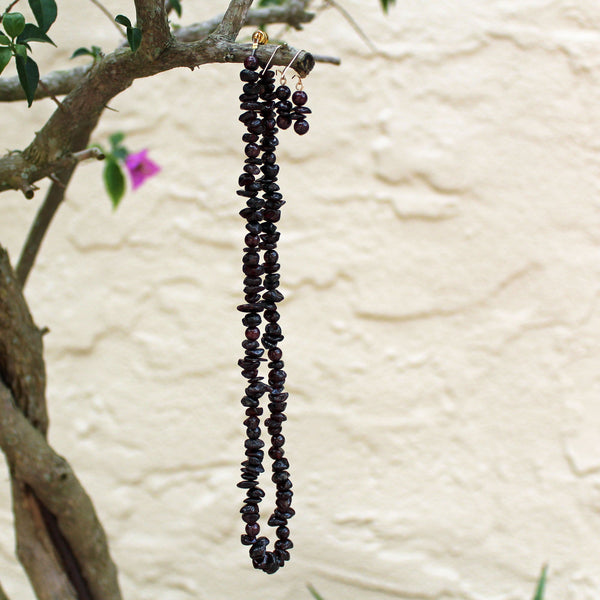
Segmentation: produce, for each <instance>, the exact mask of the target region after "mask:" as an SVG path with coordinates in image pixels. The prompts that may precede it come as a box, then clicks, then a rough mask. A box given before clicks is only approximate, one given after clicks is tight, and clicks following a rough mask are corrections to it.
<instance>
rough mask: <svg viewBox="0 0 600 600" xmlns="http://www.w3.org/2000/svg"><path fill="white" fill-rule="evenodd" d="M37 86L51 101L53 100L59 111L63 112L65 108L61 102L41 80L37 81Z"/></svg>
mask: <svg viewBox="0 0 600 600" xmlns="http://www.w3.org/2000/svg"><path fill="white" fill-rule="evenodd" d="M38 85H39V86H40V87H41V88H42V89H43V90H44V92H46V94H47V95H48V97H49V98H52V100H54V102H55V104H56V106H58V108H60V110H62V111H63V112H64V110H65V107H64V106H63V105H62V103H61V101H60V100H59V99H58V98H57V97H56V96H55V95H54V94H53V93H52V91H51V90H50V89H49V88H48V86H47V85H46V84H45V83H44V82H43V81H42V80H41V79H40V80H39V81H38Z"/></svg>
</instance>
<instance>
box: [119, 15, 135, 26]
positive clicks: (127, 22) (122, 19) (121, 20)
mask: <svg viewBox="0 0 600 600" xmlns="http://www.w3.org/2000/svg"><path fill="white" fill-rule="evenodd" d="M115 21H116V22H117V23H119V24H120V25H125V27H127V29H131V28H132V27H133V25H132V24H131V21H130V20H129V19H128V18H127V17H126V16H125V15H117V16H116V17H115Z"/></svg>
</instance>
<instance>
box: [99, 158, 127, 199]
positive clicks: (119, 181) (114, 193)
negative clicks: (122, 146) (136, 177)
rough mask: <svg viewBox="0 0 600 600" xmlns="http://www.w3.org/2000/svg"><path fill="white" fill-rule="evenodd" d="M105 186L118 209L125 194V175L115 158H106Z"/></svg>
mask: <svg viewBox="0 0 600 600" xmlns="http://www.w3.org/2000/svg"><path fill="white" fill-rule="evenodd" d="M103 177H104V186H105V187H106V191H107V192H108V195H109V196H110V201H111V202H112V205H113V208H114V209H116V208H117V207H118V206H119V202H121V198H123V195H124V194H125V175H123V171H122V170H121V167H120V166H119V165H118V164H117V161H116V160H114V159H113V158H108V157H107V159H106V163H105V165H104V173H103Z"/></svg>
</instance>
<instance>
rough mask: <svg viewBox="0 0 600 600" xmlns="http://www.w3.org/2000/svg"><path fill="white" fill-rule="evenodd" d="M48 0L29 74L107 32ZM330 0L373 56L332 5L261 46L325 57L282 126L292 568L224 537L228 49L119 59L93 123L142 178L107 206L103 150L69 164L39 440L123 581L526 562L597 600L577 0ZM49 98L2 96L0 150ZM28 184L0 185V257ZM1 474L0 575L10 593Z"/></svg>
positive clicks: (137, 592)
mask: <svg viewBox="0 0 600 600" xmlns="http://www.w3.org/2000/svg"><path fill="white" fill-rule="evenodd" d="M60 4H61V13H62V17H61V18H62V21H61V23H60V24H59V25H58V26H57V31H56V33H55V36H54V37H55V38H56V41H57V42H58V44H59V47H60V49H59V50H58V51H56V50H53V51H49V52H47V54H46V56H47V59H46V60H45V62H44V63H43V64H44V68H47V69H50V68H58V67H62V66H64V65H65V64H67V62H68V61H67V57H68V55H69V53H70V52H71V51H72V49H73V48H75V47H78V46H81V45H89V44H90V43H94V44H97V45H100V46H103V47H104V48H110V47H111V45H113V44H114V43H115V40H116V32H115V31H114V29H113V27H112V26H111V24H110V23H109V22H108V21H107V20H106V21H105V20H103V19H104V18H103V17H102V15H101V14H100V13H99V12H97V11H95V9H94V7H93V6H92V5H91V3H87V2H79V1H76V0H64V1H62V2H61V3H60ZM129 4H131V3H128V4H127V7H123V4H122V3H119V2H117V1H116V0H113V1H111V2H109V1H107V2H106V5H107V6H108V7H109V9H111V10H112V11H113V12H114V13H117V12H129V13H131V12H132V7H131V6H130V5H129ZM189 4H190V5H189V6H188V4H187V3H184V10H185V13H184V14H185V16H186V20H188V19H193V18H196V19H201V18H206V17H209V16H211V15H213V14H214V13H216V12H218V11H219V10H220V9H222V8H223V5H224V1H223V0H210V1H205V2H201V3H195V4H196V5H197V6H191V4H192V3H189ZM343 5H344V6H345V7H346V8H347V9H348V10H349V11H350V12H351V13H352V14H353V15H354V17H355V19H356V20H357V21H358V22H360V23H361V25H362V27H363V28H364V30H365V32H366V33H367V34H368V35H369V36H370V37H371V39H372V40H373V41H374V42H375V43H376V44H377V45H378V46H379V47H380V48H381V50H382V54H381V55H380V56H373V55H372V54H371V53H370V51H369V49H368V48H367V47H366V46H365V45H364V44H363V42H362V41H361V40H360V39H359V38H358V37H357V36H356V35H355V33H354V32H353V31H352V29H351V27H350V26H349V25H348V24H347V23H346V22H345V21H343V20H342V19H341V18H340V16H339V14H338V13H336V12H335V11H332V10H329V11H327V12H325V13H323V14H322V15H321V16H320V17H319V19H318V20H317V21H316V23H315V24H314V25H311V26H309V27H307V29H306V31H305V32H304V33H303V34H297V33H292V34H289V37H288V38H287V39H288V41H289V42H290V43H292V44H296V45H299V46H301V47H305V48H307V49H310V50H312V51H314V52H318V53H323V54H335V55H339V56H341V57H342V59H343V65H342V66H341V67H337V68H336V67H332V66H322V67H319V68H317V69H316V70H315V72H314V74H313V75H311V76H310V78H309V79H308V80H307V81H306V89H307V91H308V93H309V95H310V105H311V107H312V108H313V111H314V114H313V115H312V120H311V124H312V129H311V132H310V134H309V135H307V136H305V137H303V138H299V137H297V136H293V135H292V134H291V133H289V132H287V133H288V135H282V144H281V146H280V148H281V152H280V156H281V165H282V170H281V181H282V187H283V189H284V191H285V193H286V197H287V200H288V204H287V205H286V207H285V216H284V218H283V220H282V223H281V228H282V231H283V237H282V243H281V257H282V264H283V279H284V282H285V283H284V290H285V291H287V300H286V302H285V304H284V305H283V307H282V314H283V327H284V329H285V333H286V341H285V346H284V350H285V353H286V357H287V361H286V370H287V372H288V374H289V389H290V392H291V400H290V403H289V415H290V420H289V421H288V424H287V433H286V437H287V439H288V446H289V450H288V456H289V457H290V461H291V463H292V472H293V479H294V484H295V492H296V495H295V508H296V510H297V516H296V517H295V518H294V519H293V520H292V522H291V527H292V532H293V533H292V538H293V540H294V542H295V544H296V548H295V549H294V554H293V559H292V561H291V563H290V564H289V566H287V567H286V568H285V569H284V570H283V571H282V572H280V573H278V574H277V575H275V576H272V577H267V576H265V575H263V574H262V573H257V572H254V571H253V570H252V569H251V568H250V566H249V562H248V558H247V554H246V550H245V549H244V548H242V547H241V546H240V544H239V541H238V540H239V534H240V533H241V523H240V520H239V515H238V509H239V505H240V502H241V499H242V494H241V492H240V491H239V490H238V489H237V488H236V487H235V484H236V482H237V480H238V472H239V471H238V468H239V467H238V462H239V460H240V458H241V456H242V440H243V430H242V427H241V420H242V407H241V406H240V405H239V398H240V397H241V396H240V395H241V390H242V387H243V380H242V379H241V377H240V375H239V371H238V368H237V367H236V361H237V359H238V358H239V355H240V346H239V344H240V341H241V336H242V327H241V324H240V316H239V314H238V313H236V311H235V306H236V304H238V303H239V300H240V289H241V272H240V250H241V240H242V229H243V222H242V221H241V219H240V218H239V216H238V215H237V211H238V210H239V208H240V207H241V202H240V198H239V197H238V196H236V194H235V189H236V182H237V176H238V174H239V172H240V165H241V162H242V159H243V156H242V144H241V142H240V139H239V138H240V135H241V133H242V127H241V125H240V124H239V123H238V121H237V116H238V112H239V110H238V100H237V96H238V94H239V86H240V84H239V80H238V75H237V73H238V70H239V67H238V66H220V67H203V68H202V69H200V70H199V71H195V72H194V73H190V72H189V71H187V70H180V71H177V72H171V73H167V74H163V75H161V76H160V77H157V78H154V79H152V80H144V81H138V82H136V84H135V85H134V86H133V87H132V88H131V89H130V90H128V91H127V92H126V93H124V94H122V95H121V96H120V97H118V98H117V99H115V100H114V102H113V103H112V107H113V108H115V109H117V111H118V112H108V113H107V114H106V116H105V118H104V120H103V123H102V125H101V127H100V128H99V130H98V132H97V137H96V141H100V142H105V141H106V139H107V136H108V135H109V134H110V133H112V132H114V131H116V130H119V129H120V130H123V131H125V132H126V133H127V136H128V138H127V142H128V145H129V146H130V147H131V148H133V149H136V148H141V147H149V148H150V149H151V153H152V155H153V157H155V158H156V159H157V160H158V161H159V162H160V163H161V165H162V166H163V169H164V171H163V173H162V175H161V176H160V177H159V178H156V179H154V180H153V181H151V182H149V183H148V184H147V185H146V186H145V187H144V188H143V189H142V191H140V192H137V193H135V194H129V195H128V196H127V198H126V199H125V201H124V204H123V206H122V207H121V208H120V209H119V210H118V212H117V213H116V214H113V212H112V211H111V209H110V207H109V202H108V200H107V198H106V196H105V194H104V192H103V190H102V188H101V176H100V173H101V165H100V164H90V165H87V166H85V167H83V168H81V169H80V171H79V173H78V175H77V177H76V180H75V182H74V184H73V185H72V187H71V189H70V191H69V194H68V201H67V203H66V204H65V206H64V207H63V208H62V209H61V212H60V214H59V215H58V217H57V219H56V223H55V224H54V226H53V228H52V231H51V233H50V235H49V238H48V240H47V242H46V244H45V246H44V250H43V254H42V256H41V258H40V260H39V264H38V266H37V269H36V271H35V272H34V274H33V276H32V278H31V281H30V283H29V285H28V289H27V295H28V298H29V300H30V303H31V306H32V308H33V311H34V315H35V318H36V321H37V322H38V324H39V325H45V326H48V327H49V328H50V329H51V333H50V334H49V335H48V336H47V337H46V338H45V339H46V347H47V360H48V374H49V404H50V414H51V419H52V424H51V433H50V437H51V440H52V442H53V444H54V445H55V447H56V448H57V449H58V450H59V451H60V452H62V453H63V454H65V455H66V456H67V457H68V458H69V459H70V460H71V461H72V463H73V464H74V466H75V468H76V469H77V471H78V474H79V476H80V477H81V479H82V480H83V482H84V483H85V485H86V486H87V487H88V489H89V491H90V492H91V494H92V497H93V498H94V500H95V503H96V506H97V509H98V511H99V514H100V516H101V518H102V519H103V522H104V524H105V526H106V529H107V531H108V534H109V536H110V540H111V549H112V553H113V555H114V558H115V559H116V561H117V563H118V564H119V567H120V573H121V582H122V586H123V590H124V593H125V596H126V597H127V598H130V599H133V598H135V599H136V600H150V599H156V598H160V599H161V600H191V599H228V600H241V599H242V598H243V599H255V600H258V599H259V598H270V599H271V600H283V599H284V598H285V599H290V598H293V599H294V600H302V599H307V600H308V598H309V595H308V592H307V591H306V589H305V587H304V586H305V583H306V582H308V581H310V582H312V583H313V584H314V585H315V586H316V587H317V588H318V589H319V590H320V591H321V593H322V594H323V595H324V597H325V598H326V599H327V600H340V599H346V598H356V599H364V600H383V599H392V598H402V599H407V600H417V599H430V598H431V599H435V600H450V599H451V598H452V599H460V600H479V599H486V600H491V599H493V600H500V599H502V600H516V599H521V598H528V597H530V596H531V593H532V590H533V585H534V579H535V577H536V576H537V574H538V572H539V569H540V567H541V565H542V563H543V562H545V561H549V562H550V567H551V571H550V576H551V577H550V586H549V593H548V598H549V600H551V599H553V598H561V599H565V600H592V599H596V598H598V595H599V594H600V567H599V566H598V564H599V562H598V561H599V557H600V408H599V399H600V378H599V375H598V373H599V369H598V361H599V360H600V350H599V346H600V311H599V301H598V297H599V295H598V294H599V285H598V275H599V274H600V273H599V271H600V263H599V261H600V210H599V209H600V205H599V196H598V193H599V188H600V152H599V150H600V142H599V140H600V5H599V4H598V2H596V1H592V0H485V1H484V2H482V1H481V0H463V1H461V2H459V1H454V0H447V1H444V2H440V1H435V2H433V1H421V0H398V5H397V7H396V8H395V9H394V10H392V12H391V15H390V16H389V17H388V18H387V19H386V18H384V17H383V16H382V15H381V13H380V11H379V10H378V8H377V2H376V0H369V2H365V1H362V2H361V1H359V0H344V1H343ZM82 23H87V24H85V25H82ZM88 31H93V33H87V32H88ZM78 60H79V61H81V62H83V59H78ZM53 108H54V107H53V105H52V103H51V102H50V101H44V102H40V103H39V105H38V106H35V107H34V108H33V109H32V110H29V111H28V110H27V109H26V108H24V106H23V105H21V104H19V105H11V106H9V107H3V108H2V110H3V112H2V122H3V123H4V126H3V128H2V131H3V134H2V146H3V147H6V148H17V147H22V146H23V144H24V142H26V141H28V140H29V138H30V136H31V134H32V132H33V131H34V130H35V129H36V128H38V127H39V125H40V123H41V122H43V119H45V118H46V116H47V115H48V114H50V112H51V111H52V110H53ZM24 130H26V132H27V133H26V135H25V136H24V137H23V131H24ZM40 199H41V194H39V195H38V197H36V199H35V200H33V201H31V202H27V201H25V200H24V199H23V198H22V196H20V195H18V194H3V195H2V199H1V201H0V202H1V206H2V208H1V210H2V212H1V214H2V218H1V220H0V241H1V242H2V243H3V244H5V245H7V246H8V248H9V250H10V251H11V254H12V256H13V258H15V257H16V255H17V254H18V250H19V246H20V243H21V241H22V239H23V236H24V235H25V232H26V229H27V226H28V223H29V222H30V221H31V219H32V217H33V215H34V213H35V210H36V207H37V205H38V204H39V202H40ZM2 480H3V483H2V485H1V486H0V573H1V581H2V584H3V585H4V586H5V587H6V589H7V591H8V592H9V594H10V595H11V596H12V597H13V598H19V599H20V600H30V599H31V593H30V592H29V590H28V586H27V583H26V581H25V578H24V576H23V575H22V574H21V572H20V570H19V568H18V567H17V566H16V565H15V563H14V561H13V544H14V542H13V539H12V537H11V533H10V531H11V515H10V501H9V491H8V485H7V483H6V482H7V476H6V474H4V475H3V476H2Z"/></svg>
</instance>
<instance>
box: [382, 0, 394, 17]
mask: <svg viewBox="0 0 600 600" xmlns="http://www.w3.org/2000/svg"><path fill="white" fill-rule="evenodd" d="M392 4H396V0H381V8H383V12H384V13H386V14H387V12H388V9H389V7H390V6H391V5H392Z"/></svg>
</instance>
